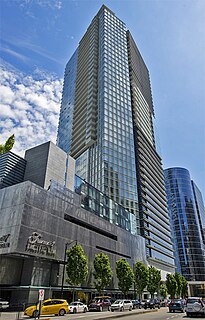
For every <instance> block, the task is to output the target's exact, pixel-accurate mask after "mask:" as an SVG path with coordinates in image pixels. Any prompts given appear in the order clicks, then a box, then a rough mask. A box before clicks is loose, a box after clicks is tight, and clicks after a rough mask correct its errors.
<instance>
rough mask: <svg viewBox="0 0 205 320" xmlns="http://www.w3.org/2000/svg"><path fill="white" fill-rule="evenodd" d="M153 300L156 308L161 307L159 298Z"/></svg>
mask: <svg viewBox="0 0 205 320" xmlns="http://www.w3.org/2000/svg"><path fill="white" fill-rule="evenodd" d="M153 300H154V303H155V307H156V308H158V309H160V308H161V302H160V300H159V299H156V298H155V299H153Z"/></svg>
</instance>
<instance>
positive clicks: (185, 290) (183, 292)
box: [181, 276, 188, 298]
mask: <svg viewBox="0 0 205 320" xmlns="http://www.w3.org/2000/svg"><path fill="white" fill-rule="evenodd" d="M181 284H182V285H181V296H182V297H183V298H184V297H186V296H187V295H188V283H187V281H186V278H185V277H184V276H182V277H181Z"/></svg>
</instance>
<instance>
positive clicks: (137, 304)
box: [132, 300, 141, 309]
mask: <svg viewBox="0 0 205 320" xmlns="http://www.w3.org/2000/svg"><path fill="white" fill-rule="evenodd" d="M132 304H133V309H141V302H140V301H139V300H132Z"/></svg>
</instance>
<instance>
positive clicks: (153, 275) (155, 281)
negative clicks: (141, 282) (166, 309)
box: [147, 267, 161, 298]
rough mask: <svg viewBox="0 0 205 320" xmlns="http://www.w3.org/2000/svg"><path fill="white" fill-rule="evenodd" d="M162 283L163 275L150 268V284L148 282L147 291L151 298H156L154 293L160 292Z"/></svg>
mask: <svg viewBox="0 0 205 320" xmlns="http://www.w3.org/2000/svg"><path fill="white" fill-rule="evenodd" d="M160 281H161V273H160V270H158V269H157V268H155V267H149V268H148V282H147V290H148V291H149V293H150V294H151V298H154V293H155V292H156V291H157V292H158V291H159V286H160Z"/></svg>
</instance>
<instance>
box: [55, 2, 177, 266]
mask: <svg viewBox="0 0 205 320" xmlns="http://www.w3.org/2000/svg"><path fill="white" fill-rule="evenodd" d="M69 92H70V96H69V94H68V93H69ZM73 98H74V99H73ZM69 103H70V107H69V108H67V106H68V105H69ZM67 119H68V120H67ZM153 122H154V108H153V102H152V94H151V87H150V79H149V72H148V69H147V67H146V65H145V63H144V61H143V59H142V57H141V55H140V53H139V50H138V48H137V46H136V44H135V42H134V40H133V38H132V36H131V34H130V32H129V31H128V30H127V28H126V26H125V24H124V23H123V22H122V21H121V20H120V19H119V18H118V17H116V15H115V14H114V13H113V12H112V11H111V10H110V9H108V8H107V7H105V6H102V7H101V9H100V10H99V12H98V13H97V15H96V16H95V17H94V19H93V20H92V22H91V24H90V26H89V27H88V29H87V31H86V33H85V34H84V36H83V38H82V39H81V41H80V43H79V46H78V49H77V51H76V52H75V53H74V56H73V57H72V58H71V59H70V61H69V62H68V64H67V67H66V70H65V79H64V88H63V98H62V105H61V111H60V119H59V127H58V136H57V145H58V146H59V147H60V148H62V149H63V150H64V151H65V152H67V153H69V154H70V155H71V156H72V157H73V158H75V159H76V175H77V176H79V177H80V178H81V179H84V180H85V181H86V182H87V183H88V184H90V185H91V186H93V187H94V188H96V189H97V190H100V192H102V193H103V194H104V195H106V196H107V197H109V198H111V199H112V200H113V202H112V206H113V205H114V206H116V208H120V207H119V206H122V207H124V208H125V209H126V210H127V211H129V213H130V215H129V216H130V218H129V219H130V221H129V229H130V230H129V231H130V232H131V233H132V234H134V235H138V234H141V235H143V236H144V237H145V239H146V250H147V257H148V258H149V259H150V263H151V264H155V265H156V266H161V265H164V266H165V268H167V269H169V270H173V263H174V259H173V252H172V240H171V233H170V226H169V217H168V211H167V204H166V194H165V186H164V177H163V169H162V164H161V158H160V156H159V155H158V153H157V150H156V144H155V136H154V129H153V127H154V123H153ZM78 190H80V188H79V186H78ZM92 201H93V200H92ZM96 203H97V200H96ZM118 204H119V206H118ZM110 209H113V208H110ZM121 212H123V211H121ZM101 214H102V215H105V219H106V212H105V211H102V213H101ZM116 215H120V213H119V212H117V211H116ZM116 221H119V219H113V223H116ZM116 224H117V223H116Z"/></svg>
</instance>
